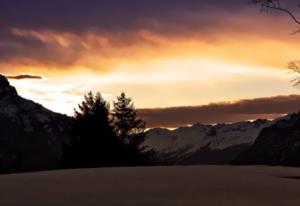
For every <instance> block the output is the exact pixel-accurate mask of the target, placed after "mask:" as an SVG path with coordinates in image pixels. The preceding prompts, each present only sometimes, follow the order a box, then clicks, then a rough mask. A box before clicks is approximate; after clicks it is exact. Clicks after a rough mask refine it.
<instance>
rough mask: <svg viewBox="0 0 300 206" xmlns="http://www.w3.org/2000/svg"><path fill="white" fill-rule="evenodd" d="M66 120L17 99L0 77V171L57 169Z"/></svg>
mask: <svg viewBox="0 0 300 206" xmlns="http://www.w3.org/2000/svg"><path fill="white" fill-rule="evenodd" d="M69 121H70V118H69V117H67V116H66V115H62V114H58V113H54V112H52V111H50V110H48V109H46V108H44V107H43V106H42V105H40V104H37V103H35V102H33V101H30V100H27V99H24V98H22V97H20V96H19V95H18V93H17V91H16V89H15V88H14V87H12V86H11V85H10V84H9V82H8V80H7V79H6V78H5V77H4V76H2V75H0V172H1V173H9V172H25V171H36V170H49V169H56V168H57V167H58V160H59V158H60V155H61V147H62V144H63V142H65V141H67V140H68V137H69Z"/></svg>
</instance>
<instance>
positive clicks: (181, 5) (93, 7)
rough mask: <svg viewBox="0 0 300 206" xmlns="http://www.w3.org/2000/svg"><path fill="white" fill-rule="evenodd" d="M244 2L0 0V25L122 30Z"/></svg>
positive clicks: (238, 5) (215, 0)
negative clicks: (185, 12)
mask: <svg viewBox="0 0 300 206" xmlns="http://www.w3.org/2000/svg"><path fill="white" fill-rule="evenodd" d="M248 3H249V2H248V1H247V0H227V1H222V0H210V1H201V0H163V1H161V0H151V1H149V0H51V1H46V0H26V1H23V0H1V2H0V28H1V29H5V28H9V27H17V28H27V29H28V28H30V29H49V28H50V29H55V30H61V31H72V32H81V31H84V30H86V29H87V28H96V29H99V30H119V31H123V30H124V29H135V28H136V27H143V26H145V23H146V22H145V21H147V20H159V21H166V22H173V21H174V20H176V21H175V22H173V23H180V22H181V21H182V22H184V23H188V22H189V21H187V20H186V19H184V18H180V17H184V16H183V15H184V14H183V13H182V12H183V11H187V12H199V11H201V12H205V11H207V10H209V8H219V9H221V10H233V9H234V10H238V9H240V8H241V7H247V4H248ZM210 13H211V10H210ZM215 15H216V16H218V15H220V14H219V13H218V12H216V13H215ZM209 21H210V19H206V20H205V21H203V22H198V23H209ZM194 23H196V22H194Z"/></svg>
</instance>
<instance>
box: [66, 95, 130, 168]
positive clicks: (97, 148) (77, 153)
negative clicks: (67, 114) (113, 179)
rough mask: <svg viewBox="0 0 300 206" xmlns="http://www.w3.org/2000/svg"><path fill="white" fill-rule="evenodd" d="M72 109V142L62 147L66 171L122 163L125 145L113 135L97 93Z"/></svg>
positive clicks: (104, 108) (107, 112) (107, 105)
mask: <svg viewBox="0 0 300 206" xmlns="http://www.w3.org/2000/svg"><path fill="white" fill-rule="evenodd" d="M78 109H79V110H75V116H74V118H73V122H72V131H71V140H70V143H69V144H68V145H66V146H65V147H64V152H63V159H62V164H63V167H66V168H74V167H98V166H112V165H120V164H122V158H123V156H122V153H123V151H124V146H123V143H122V141H120V140H119V139H118V137H117V136H116V135H115V134H114V129H113V127H112V126H111V120H110V118H109V104H108V103H107V102H106V101H105V100H104V99H103V98H102V96H101V95H100V93H97V94H95V95H94V94H93V93H92V92H90V93H88V94H87V95H85V97H84V101H83V102H82V103H81V104H80V105H78Z"/></svg>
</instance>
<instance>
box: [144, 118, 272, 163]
mask: <svg viewBox="0 0 300 206" xmlns="http://www.w3.org/2000/svg"><path fill="white" fill-rule="evenodd" d="M272 123H273V122H272V121H268V120H256V121H253V122H250V121H244V122H238V123H234V124H218V125H203V124H195V125H193V126H191V127H181V128H178V129H176V130H168V129H161V128H156V129H151V130H149V131H148V132H147V140H146V142H145V145H146V146H148V147H149V148H151V149H153V150H154V151H156V152H157V153H158V159H160V160H161V161H168V162H169V161H170V162H172V163H177V164H201V163H205V164H227V163H230V162H231V161H232V160H233V159H234V158H235V157H237V156H238V155H239V154H240V153H241V152H243V151H245V150H246V149H247V148H249V147H250V146H251V145H252V144H253V143H254V142H255V140H256V137H257V136H258V134H259V133H260V131H261V130H262V129H263V128H265V127H268V126H270V125H271V124H272Z"/></svg>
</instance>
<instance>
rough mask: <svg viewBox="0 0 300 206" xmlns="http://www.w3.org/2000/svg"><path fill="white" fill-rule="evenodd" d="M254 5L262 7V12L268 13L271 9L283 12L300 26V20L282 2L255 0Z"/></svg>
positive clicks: (277, 0) (276, 0)
mask: <svg viewBox="0 0 300 206" xmlns="http://www.w3.org/2000/svg"><path fill="white" fill-rule="evenodd" d="M253 3H255V4H259V5H260V6H261V9H262V11H268V10H269V9H271V10H277V11H279V12H283V13H285V14H287V15H288V16H290V17H291V19H292V20H293V21H294V22H295V23H296V24H298V25H300V20H299V19H297V17H296V16H295V15H294V14H293V12H291V11H290V10H288V9H286V8H283V7H282V4H281V1H280V0H253ZM298 6H299V5H298ZM298 31H299V30H298Z"/></svg>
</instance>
